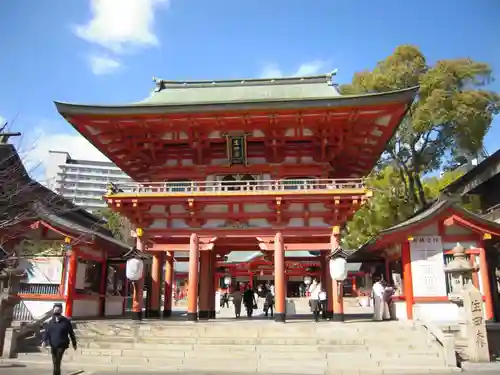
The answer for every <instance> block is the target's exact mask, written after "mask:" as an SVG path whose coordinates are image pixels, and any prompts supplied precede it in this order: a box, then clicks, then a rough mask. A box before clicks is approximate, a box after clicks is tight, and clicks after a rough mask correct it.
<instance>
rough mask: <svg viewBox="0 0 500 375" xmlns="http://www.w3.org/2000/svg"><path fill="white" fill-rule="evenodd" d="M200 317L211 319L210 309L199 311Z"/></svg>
mask: <svg viewBox="0 0 500 375" xmlns="http://www.w3.org/2000/svg"><path fill="white" fill-rule="evenodd" d="M198 319H201V320H208V319H210V311H209V310H200V311H199V313H198Z"/></svg>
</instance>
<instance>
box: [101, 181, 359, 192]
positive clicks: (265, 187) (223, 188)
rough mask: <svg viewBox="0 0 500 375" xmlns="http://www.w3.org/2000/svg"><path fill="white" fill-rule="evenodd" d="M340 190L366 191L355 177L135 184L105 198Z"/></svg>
mask: <svg viewBox="0 0 500 375" xmlns="http://www.w3.org/2000/svg"><path fill="white" fill-rule="evenodd" d="M342 190H345V191H346V192H348V191H353V190H356V192H357V193H358V194H363V193H365V192H366V191H365V184H364V181H363V179H359V178H357V179H296V180H295V179H289V180H251V181H186V182H149V183H140V184H139V183H134V184H120V185H114V186H112V187H110V189H109V190H108V193H107V195H108V196H113V195H117V194H118V195H120V194H123V195H142V194H146V195H147V194H164V195H165V194H166V195H190V194H192V195H238V194H245V195H254V194H282V193H285V194H286V193H296V192H297V193H319V194H328V193H332V194H333V193H337V194H339V193H340V194H342Z"/></svg>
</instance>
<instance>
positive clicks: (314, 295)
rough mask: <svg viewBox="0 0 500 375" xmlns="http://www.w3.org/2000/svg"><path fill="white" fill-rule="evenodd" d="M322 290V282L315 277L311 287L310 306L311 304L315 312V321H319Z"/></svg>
mask: <svg viewBox="0 0 500 375" xmlns="http://www.w3.org/2000/svg"><path fill="white" fill-rule="evenodd" d="M320 292H321V283H318V281H317V280H316V279H314V280H313V282H312V284H311V286H310V287H309V306H311V311H312V313H313V316H314V321H315V322H319V311H320V302H319V294H320Z"/></svg>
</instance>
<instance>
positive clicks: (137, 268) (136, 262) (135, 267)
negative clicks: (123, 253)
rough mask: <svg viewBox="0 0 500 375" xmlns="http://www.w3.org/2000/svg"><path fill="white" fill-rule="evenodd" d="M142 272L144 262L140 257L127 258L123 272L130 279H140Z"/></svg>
mask: <svg viewBox="0 0 500 375" xmlns="http://www.w3.org/2000/svg"><path fill="white" fill-rule="evenodd" d="M143 272H144V262H143V261H142V260H141V259H137V258H132V259H129V260H127V267H126V270H125V274H126V276H127V279H129V280H130V281H137V280H140V279H141V277H142V274H143Z"/></svg>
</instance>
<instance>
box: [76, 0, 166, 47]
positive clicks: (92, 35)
mask: <svg viewBox="0 0 500 375" xmlns="http://www.w3.org/2000/svg"><path fill="white" fill-rule="evenodd" d="M169 4H170V1H169V0H91V10H92V18H91V19H90V20H89V21H88V22H87V23H86V24H84V25H78V26H76V27H75V33H76V35H77V36H79V37H80V38H82V39H85V40H86V41H88V42H90V43H95V44H98V45H100V46H102V47H104V48H106V49H109V50H111V51H113V52H114V53H123V52H126V51H127V50H128V49H130V48H135V47H144V46H146V47H147V46H156V45H158V44H159V40H158V37H157V36H156V35H155V34H154V31H153V25H154V18H155V10H156V9H157V7H158V6H160V5H165V6H168V5H169Z"/></svg>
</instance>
